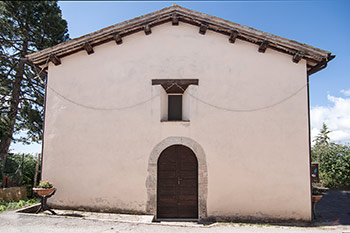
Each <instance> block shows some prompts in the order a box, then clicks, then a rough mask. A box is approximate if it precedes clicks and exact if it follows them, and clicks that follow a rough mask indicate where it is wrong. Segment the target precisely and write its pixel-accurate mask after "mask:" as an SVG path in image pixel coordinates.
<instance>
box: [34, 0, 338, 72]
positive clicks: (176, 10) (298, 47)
mask: <svg viewBox="0 0 350 233" xmlns="http://www.w3.org/2000/svg"><path fill="white" fill-rule="evenodd" d="M166 22H172V24H173V25H178V23H179V22H182V23H188V24H191V25H195V26H198V27H199V33H201V34H205V32H206V30H211V31H215V32H217V33H220V34H223V35H226V36H228V41H229V42H231V43H234V42H235V40H236V39H239V40H244V41H247V42H250V43H253V44H257V45H258V46H259V50H258V51H259V52H265V50H266V49H274V50H276V51H279V52H282V53H286V54H290V55H291V56H292V58H291V59H292V60H293V61H294V62H296V63H297V62H299V60H300V59H305V60H306V61H307V71H308V75H311V74H313V73H315V72H317V71H319V70H321V69H323V68H325V67H326V66H327V63H328V62H329V61H330V60H332V59H333V58H334V57H335V56H334V55H332V54H331V52H329V51H325V50H322V49H319V48H315V47H312V46H310V45H307V44H302V43H299V42H297V41H293V40H288V39H285V38H282V37H279V36H276V35H272V34H269V33H266V32H262V31H259V30H256V29H254V28H250V27H247V26H243V25H240V24H236V23H233V22H230V21H227V20H224V19H220V18H217V17H215V16H210V15H207V14H204V13H200V12H196V11H193V10H189V9H187V8H184V7H180V6H178V5H176V4H174V5H172V6H170V7H167V8H164V9H161V10H159V11H155V12H153V13H149V14H146V15H143V16H140V17H137V18H134V19H131V20H127V21H124V22H122V23H118V24H115V25H112V26H109V27H106V28H103V29H100V30H98V31H96V32H93V33H90V34H87V35H84V36H81V37H78V38H75V39H72V40H68V41H66V42H63V43H60V44H58V45H56V46H53V47H50V48H47V49H44V50H41V51H38V52H36V53H32V54H29V55H27V58H28V60H29V61H31V62H32V63H34V64H35V65H39V66H40V65H44V64H45V63H46V62H47V61H49V60H50V61H52V62H53V63H54V64H55V65H59V64H61V62H60V58H62V57H65V56H69V55H71V54H73V53H76V52H79V51H81V50H86V51H87V53H88V54H91V53H93V47H94V46H98V45H100V44H103V43H106V42H109V41H112V40H115V41H116V43H117V44H121V43H122V38H123V37H125V36H128V35H130V34H133V33H136V32H139V31H145V34H146V35H148V34H150V33H151V28H152V27H155V26H157V25H160V24H163V23H166Z"/></svg>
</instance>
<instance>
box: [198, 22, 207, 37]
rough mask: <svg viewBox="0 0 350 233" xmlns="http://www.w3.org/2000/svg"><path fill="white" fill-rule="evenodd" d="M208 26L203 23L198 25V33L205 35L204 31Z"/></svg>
mask: <svg viewBox="0 0 350 233" xmlns="http://www.w3.org/2000/svg"><path fill="white" fill-rule="evenodd" d="M207 29H208V26H207V25H205V24H201V25H200V26H199V33H200V34H202V35H205V33H206V32H207Z"/></svg>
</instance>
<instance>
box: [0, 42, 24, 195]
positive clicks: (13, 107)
mask: <svg viewBox="0 0 350 233" xmlns="http://www.w3.org/2000/svg"><path fill="white" fill-rule="evenodd" d="M27 48H28V42H27V41H25V42H24V43H23V47H22V51H21V58H20V60H19V62H18V66H17V68H16V69H15V70H16V75H15V79H14V82H13V87H12V95H11V101H10V111H9V113H8V117H9V119H10V125H9V127H8V129H9V131H8V133H6V134H5V135H4V136H3V137H2V138H1V141H0V156H1V166H2V167H1V173H2V174H1V175H2V179H3V181H4V179H5V164H6V158H7V155H8V151H9V148H10V145H11V141H12V135H13V132H14V129H15V123H16V118H17V114H18V108H19V100H20V95H21V85H22V80H23V75H24V60H23V59H24V57H25V55H26V54H27ZM3 187H4V188H5V182H3Z"/></svg>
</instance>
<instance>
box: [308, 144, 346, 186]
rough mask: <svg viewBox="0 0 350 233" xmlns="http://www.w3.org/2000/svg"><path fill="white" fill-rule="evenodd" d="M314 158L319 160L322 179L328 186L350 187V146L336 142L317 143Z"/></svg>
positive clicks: (313, 151) (313, 153)
mask: <svg viewBox="0 0 350 233" xmlns="http://www.w3.org/2000/svg"><path fill="white" fill-rule="evenodd" d="M311 153H312V160H313V161H316V162H319V163H320V165H319V166H320V167H319V175H320V181H321V182H322V183H324V185H325V186H326V187H328V188H340V189H342V188H349V187H350V146H349V145H342V144H336V143H328V144H322V145H315V146H313V148H312V151H311Z"/></svg>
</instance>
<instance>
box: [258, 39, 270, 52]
mask: <svg viewBox="0 0 350 233" xmlns="http://www.w3.org/2000/svg"><path fill="white" fill-rule="evenodd" d="M268 46H269V42H268V41H267V40H264V41H263V42H261V44H260V46H259V53H265V51H266V49H267V47H268Z"/></svg>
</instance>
